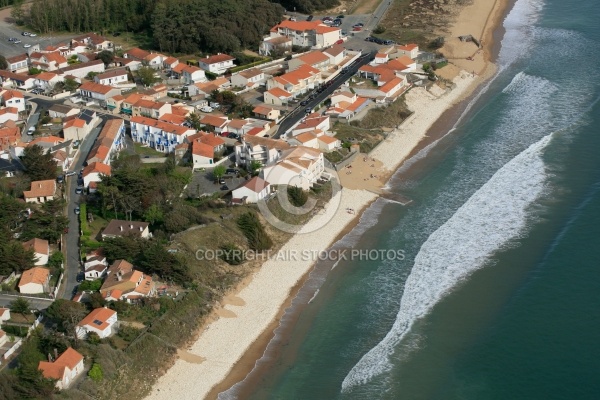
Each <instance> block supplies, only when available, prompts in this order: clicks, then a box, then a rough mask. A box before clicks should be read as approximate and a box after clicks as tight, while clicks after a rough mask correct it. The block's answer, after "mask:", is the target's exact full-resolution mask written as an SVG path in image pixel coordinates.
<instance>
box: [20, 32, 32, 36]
mask: <svg viewBox="0 0 600 400" xmlns="http://www.w3.org/2000/svg"><path fill="white" fill-rule="evenodd" d="M21 35H23V36H29V35H31V33H29V32H21Z"/></svg>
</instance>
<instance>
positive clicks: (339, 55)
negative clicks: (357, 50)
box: [323, 44, 346, 65]
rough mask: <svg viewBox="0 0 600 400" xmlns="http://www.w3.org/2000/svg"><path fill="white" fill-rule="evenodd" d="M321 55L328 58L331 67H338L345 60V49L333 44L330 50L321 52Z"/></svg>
mask: <svg viewBox="0 0 600 400" xmlns="http://www.w3.org/2000/svg"><path fill="white" fill-rule="evenodd" d="M323 54H325V55H326V56H327V57H329V63H330V64H331V65H339V64H340V63H341V62H342V61H344V58H346V49H345V48H344V46H342V45H341V44H334V45H333V46H331V47H330V48H328V49H326V50H323Z"/></svg>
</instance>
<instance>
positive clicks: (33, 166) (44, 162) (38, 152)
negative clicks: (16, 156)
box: [21, 144, 56, 181]
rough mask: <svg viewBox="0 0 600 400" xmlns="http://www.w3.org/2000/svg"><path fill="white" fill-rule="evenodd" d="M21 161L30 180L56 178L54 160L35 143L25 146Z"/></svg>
mask: <svg viewBox="0 0 600 400" xmlns="http://www.w3.org/2000/svg"><path fill="white" fill-rule="evenodd" d="M21 163H22V164H23V167H24V168H25V173H26V174H27V176H28V177H29V179H31V180H32V181H43V180H46V179H55V178H56V162H54V160H53V159H52V154H50V153H49V152H48V153H45V152H44V149H43V148H42V147H41V146H38V145H37V144H36V145H33V146H27V147H25V150H23V155H22V156H21Z"/></svg>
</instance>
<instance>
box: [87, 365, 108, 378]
mask: <svg viewBox="0 0 600 400" xmlns="http://www.w3.org/2000/svg"><path fill="white" fill-rule="evenodd" d="M88 376H89V377H90V379H91V380H93V381H94V382H100V381H101V380H102V379H104V374H103V373H102V367H101V366H100V364H98V363H94V364H92V368H90V370H89V372H88Z"/></svg>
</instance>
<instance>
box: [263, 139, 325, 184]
mask: <svg viewBox="0 0 600 400" xmlns="http://www.w3.org/2000/svg"><path fill="white" fill-rule="evenodd" d="M324 171H325V163H324V158H323V153H322V152H320V151H319V150H316V149H311V148H308V147H304V146H298V147H293V148H291V149H289V150H285V151H283V154H282V156H281V158H280V159H279V160H278V161H277V162H276V163H275V164H273V165H267V166H265V167H264V168H263V169H262V171H261V172H260V176H261V178H263V179H264V180H266V181H268V182H269V183H271V184H272V185H290V186H296V187H300V188H302V189H304V190H308V189H310V188H311V186H312V185H313V184H314V183H315V182H316V181H317V180H318V179H319V178H320V177H321V175H322V174H323V172H324Z"/></svg>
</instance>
